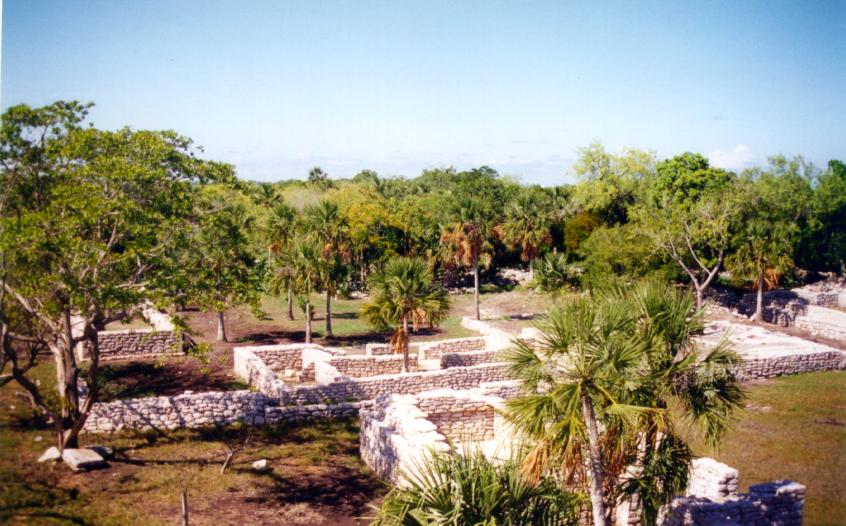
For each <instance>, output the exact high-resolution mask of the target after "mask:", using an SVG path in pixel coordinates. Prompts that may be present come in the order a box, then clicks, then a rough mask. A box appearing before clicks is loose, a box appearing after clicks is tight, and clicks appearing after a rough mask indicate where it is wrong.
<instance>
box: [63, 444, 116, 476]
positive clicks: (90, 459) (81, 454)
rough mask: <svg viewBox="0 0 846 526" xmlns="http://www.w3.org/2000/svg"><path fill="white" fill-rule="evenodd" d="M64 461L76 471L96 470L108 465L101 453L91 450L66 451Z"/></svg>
mask: <svg viewBox="0 0 846 526" xmlns="http://www.w3.org/2000/svg"><path fill="white" fill-rule="evenodd" d="M62 460H64V461H65V464H67V465H68V466H70V468H71V469H72V470H74V471H83V470H88V469H96V468H100V467H103V466H105V465H106V461H105V460H103V457H101V456H100V454H99V453H97V452H96V451H93V450H91V449H73V448H72V449H65V450H64V451H63V452H62Z"/></svg>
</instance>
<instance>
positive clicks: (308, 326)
mask: <svg viewBox="0 0 846 526" xmlns="http://www.w3.org/2000/svg"><path fill="white" fill-rule="evenodd" d="M306 297H308V296H306ZM305 315H306V334H305V342H306V343H311V301H310V300H306V303H305Z"/></svg>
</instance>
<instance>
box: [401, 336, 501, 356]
mask: <svg viewBox="0 0 846 526" xmlns="http://www.w3.org/2000/svg"><path fill="white" fill-rule="evenodd" d="M486 345H487V340H486V338H483V337H471V338H455V339H452V340H442V341H436V342H426V343H422V344H420V345H419V346H418V347H417V352H418V353H419V355H420V359H421V360H438V359H440V357H441V355H443V354H444V353H460V352H470V351H481V350H484V349H485V348H486Z"/></svg>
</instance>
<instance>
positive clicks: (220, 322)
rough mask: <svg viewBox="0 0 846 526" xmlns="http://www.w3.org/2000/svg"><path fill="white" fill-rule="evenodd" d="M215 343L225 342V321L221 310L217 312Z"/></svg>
mask: <svg viewBox="0 0 846 526" xmlns="http://www.w3.org/2000/svg"><path fill="white" fill-rule="evenodd" d="M217 341H221V342H225V341H227V340H226V320H225V318H224V314H223V311H222V310H219V311H217Z"/></svg>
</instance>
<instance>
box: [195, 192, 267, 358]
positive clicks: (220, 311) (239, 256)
mask: <svg viewBox="0 0 846 526" xmlns="http://www.w3.org/2000/svg"><path fill="white" fill-rule="evenodd" d="M253 223H254V221H253V218H252V217H250V216H249V215H247V212H246V211H245V210H244V209H243V208H242V207H240V206H227V207H224V208H221V209H219V210H214V211H211V212H209V213H207V214H205V215H203V217H202V218H201V219H200V222H199V225H198V228H197V231H196V232H195V234H194V236H193V239H192V240H191V242H192V244H193V245H194V246H196V247H197V251H196V252H195V253H194V254H193V258H192V264H191V267H190V268H191V269H192V275H193V276H194V277H193V280H194V294H193V296H194V297H195V299H196V301H197V303H198V304H199V305H200V306H201V307H202V308H205V309H210V310H212V311H214V312H216V313H217V339H218V340H219V341H224V342H225V341H227V336H226V314H225V312H226V310H227V309H230V308H232V307H236V306H239V305H249V306H251V307H253V308H254V309H258V306H259V301H260V297H259V291H260V289H261V280H262V272H263V268H262V267H261V265H259V263H258V262H257V261H256V260H255V258H254V257H253V256H252V254H251V253H250V251H249V250H248V241H247V232H248V231H250V230H252V228H253Z"/></svg>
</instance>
